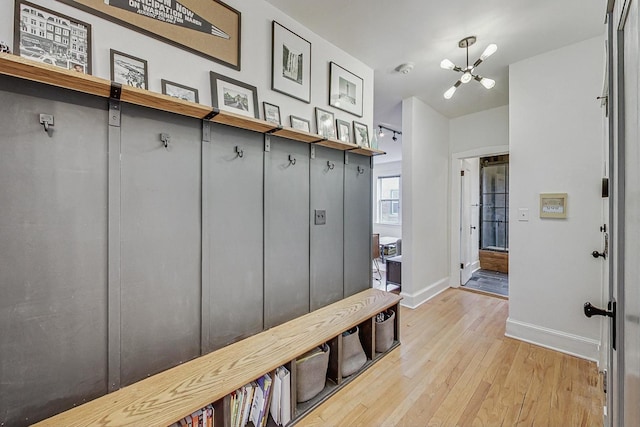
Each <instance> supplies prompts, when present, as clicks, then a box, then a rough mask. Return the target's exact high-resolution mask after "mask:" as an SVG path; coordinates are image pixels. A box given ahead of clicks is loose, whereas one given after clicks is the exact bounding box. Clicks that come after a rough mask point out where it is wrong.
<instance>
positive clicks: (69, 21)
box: [13, 0, 92, 74]
mask: <svg viewBox="0 0 640 427" xmlns="http://www.w3.org/2000/svg"><path fill="white" fill-rule="evenodd" d="M13 50H14V52H15V53H16V54H17V55H20V56H21V57H23V58H28V59H31V60H33V61H37V62H41V63H44V64H49V65H53V66H56V67H59V68H64V69H66V70H75V71H78V72H81V73H85V74H91V62H92V61H91V25H90V24H87V23H86V22H82V21H79V20H77V19H75V18H72V17H69V16H66V15H63V14H61V13H58V12H55V11H53V10H49V9H46V8H44V7H41V6H38V5H36V4H33V3H30V2H28V1H23V0H16V2H15V22H14V48H13Z"/></svg>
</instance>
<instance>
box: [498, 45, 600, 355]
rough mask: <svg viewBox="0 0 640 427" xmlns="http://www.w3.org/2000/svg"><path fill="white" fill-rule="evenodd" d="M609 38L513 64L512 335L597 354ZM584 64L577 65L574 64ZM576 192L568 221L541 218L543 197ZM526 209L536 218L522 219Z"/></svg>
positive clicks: (570, 197)
mask: <svg viewBox="0 0 640 427" xmlns="http://www.w3.org/2000/svg"><path fill="white" fill-rule="evenodd" d="M603 47H604V42H603V39H602V38H600V37H598V38H594V39H590V40H587V41H584V42H581V43H577V44H574V45H571V46H568V47H565V48H562V49H558V50H555V51H551V52H548V53H545V54H542V55H539V56H536V57H533V58H529V59H527V60H524V61H521V62H518V63H516V64H513V65H511V67H510V71H509V92H510V103H509V117H510V171H511V173H510V184H511V185H510V204H509V208H510V217H509V225H510V242H511V243H510V246H511V248H512V250H511V252H510V254H509V258H510V259H509V288H510V289H509V292H510V299H509V319H508V321H507V335H509V336H513V337H516V338H520V339H523V340H525V341H531V342H535V343H537V344H540V345H543V346H546V347H551V348H555V349H558V350H560V351H564V352H567V353H571V354H576V355H578V356H581V357H585V358H588V359H592V360H597V358H598V346H599V343H600V342H599V340H600V322H601V320H600V319H596V318H593V319H588V318H586V317H585V316H584V314H583V312H582V306H583V304H584V302H585V301H591V302H592V303H594V304H595V305H602V301H601V298H602V292H601V286H602V285H601V280H600V278H601V273H600V269H601V268H602V260H600V259H597V260H596V259H594V258H593V257H592V256H591V251H592V250H594V249H598V250H601V249H602V243H601V234H600V232H599V226H600V225H601V224H602V215H601V209H602V199H601V197H600V182H601V181H600V180H601V177H602V175H603V158H602V151H603V150H602V144H603V140H602V138H603V131H602V117H601V114H602V113H601V109H600V102H599V101H597V100H596V96H598V95H599V94H600V93H601V88H602V69H603V64H602V61H603ZM576 64H579V67H578V68H576ZM545 192H548V193H568V216H567V219H541V218H539V213H538V212H539V194H540V193H545ZM519 208H526V209H529V221H527V222H521V221H518V218H517V214H518V209H519Z"/></svg>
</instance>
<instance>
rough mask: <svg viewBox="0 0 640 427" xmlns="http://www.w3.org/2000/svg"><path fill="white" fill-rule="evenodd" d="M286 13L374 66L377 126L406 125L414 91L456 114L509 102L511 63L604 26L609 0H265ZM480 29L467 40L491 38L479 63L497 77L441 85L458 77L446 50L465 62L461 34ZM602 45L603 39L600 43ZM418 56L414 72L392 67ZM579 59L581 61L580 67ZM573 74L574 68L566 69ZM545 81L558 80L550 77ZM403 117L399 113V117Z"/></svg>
mask: <svg viewBox="0 0 640 427" xmlns="http://www.w3.org/2000/svg"><path fill="white" fill-rule="evenodd" d="M267 1H268V2H269V3H271V4H273V5H274V6H275V7H277V8H278V9H280V10H282V11H283V12H284V13H286V14H287V15H289V16H291V17H292V18H294V19H295V20H297V21H298V22H300V23H302V24H303V25H305V26H306V27H307V28H309V29H310V30H312V31H313V32H315V33H316V34H318V35H319V36H321V37H322V38H324V39H326V40H328V41H330V42H331V43H333V44H334V45H336V46H338V47H339V48H341V49H343V50H344V51H346V52H348V53H349V54H351V55H352V56H354V57H356V58H358V59H360V60H361V61H363V62H364V63H365V64H367V65H369V66H370V67H372V68H373V69H374V71H375V102H374V126H375V125H377V124H379V123H387V124H389V125H391V126H393V127H394V128H397V129H399V128H400V126H401V123H400V122H396V121H397V120H398V117H399V114H398V113H397V110H398V108H399V107H398V106H399V104H400V102H401V101H402V99H404V98H407V97H410V96H415V97H417V98H419V99H421V100H422V101H424V102H425V103H427V104H428V105H430V106H431V107H433V108H434V109H435V110H436V111H439V112H440V113H442V114H443V115H445V116H447V117H450V118H453V117H458V116H462V115H466V114H470V113H474V112H478V111H482V110H485V109H488V108H493V107H498V106H501V105H506V104H508V99H509V81H508V79H509V73H508V65H509V64H512V63H515V62H518V61H520V60H523V59H525V58H529V57H531V56H535V55H537V54H540V53H543V52H547V51H550V50H553V49H557V48H560V47H563V46H567V45H570V44H572V43H576V42H578V41H581V40H586V39H588V38H591V37H595V36H598V35H602V34H604V30H605V27H604V17H605V9H606V0H444V1H441V0H439V1H436V0H395V1H391V0H267ZM470 35H474V36H477V38H478V41H477V43H476V44H475V45H473V46H471V47H470V48H469V60H470V62H473V61H475V59H477V58H478V57H479V56H480V54H481V53H482V51H483V50H484V48H485V47H486V46H487V45H488V44H490V43H496V44H497V45H498V51H497V52H496V53H495V54H494V55H493V56H491V57H490V58H488V59H487V60H486V61H485V62H484V63H483V64H481V65H480V66H479V67H478V68H477V70H476V71H477V72H478V73H479V74H481V75H483V76H486V77H490V78H492V79H494V80H496V86H495V87H494V88H493V89H491V90H487V89H485V88H484V87H482V85H480V84H479V83H478V82H475V81H471V82H470V83H468V84H466V85H463V86H461V87H460V88H458V91H457V92H456V93H455V95H454V96H453V98H452V99H450V100H445V99H444V98H443V96H442V95H443V93H444V91H445V90H447V89H448V88H449V87H451V86H452V84H453V83H455V82H456V80H457V79H458V77H459V74H457V73H454V72H453V71H449V70H443V69H441V68H440V61H441V60H442V59H444V58H448V59H450V60H451V61H453V62H454V63H455V64H457V65H460V66H464V65H466V64H465V62H466V57H465V50H464V49H460V48H459V47H458V41H459V40H460V39H462V38H464V37H466V36H470ZM603 49H604V45H603ZM409 61H411V62H414V63H415V68H414V70H413V72H411V73H410V74H406V75H404V74H400V73H398V72H397V71H395V68H396V67H397V66H399V65H400V64H402V63H405V62H409ZM579 66H580V64H576V69H579ZM568 77H569V76H568ZM541 84H561V82H550V81H545V80H544V76H541ZM400 120H401V119H400Z"/></svg>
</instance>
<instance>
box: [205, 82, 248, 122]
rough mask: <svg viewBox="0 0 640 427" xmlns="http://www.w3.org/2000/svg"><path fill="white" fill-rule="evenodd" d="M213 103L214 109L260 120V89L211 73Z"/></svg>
mask: <svg viewBox="0 0 640 427" xmlns="http://www.w3.org/2000/svg"><path fill="white" fill-rule="evenodd" d="M209 74H210V76H211V102H212V104H213V106H214V107H216V108H219V109H221V110H226V111H230V112H232V113H236V114H241V115H243V116H247V117H254V118H256V119H259V118H260V110H258V89H256V87H255V86H251V85H249V84H246V83H243V82H241V81H239V80H234V79H232V78H229V77H227V76H223V75H222V74H218V73H214V72H213V71H211V72H210V73H209Z"/></svg>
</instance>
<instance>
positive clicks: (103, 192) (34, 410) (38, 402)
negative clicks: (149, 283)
mask: <svg viewBox="0 0 640 427" xmlns="http://www.w3.org/2000/svg"><path fill="white" fill-rule="evenodd" d="M56 99H64V102H61V101H57V100H56ZM41 113H46V114H51V115H53V116H54V120H55V121H54V125H55V126H54V127H53V128H51V129H52V130H50V131H49V133H46V132H45V130H44V127H43V125H41V124H40V123H39V115H40V114H41ZM0 183H1V184H0V425H6V426H16V425H17V426H20V425H28V424H31V423H32V422H33V421H38V420H40V419H42V418H44V417H47V416H50V415H51V414H53V413H56V412H59V411H62V410H65V409H68V408H70V407H72V406H73V405H77V404H80V403H82V402H84V401H87V400H90V399H93V398H95V397H98V396H101V395H103V394H105V393H106V392H107V103H106V101H105V100H104V99H102V100H101V99H98V98H95V97H90V96H87V95H82V94H78V93H77V92H72V91H67V90H62V89H54V88H50V87H47V86H43V85H38V84H25V83H24V82H23V81H20V80H16V79H12V78H8V77H0Z"/></svg>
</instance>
